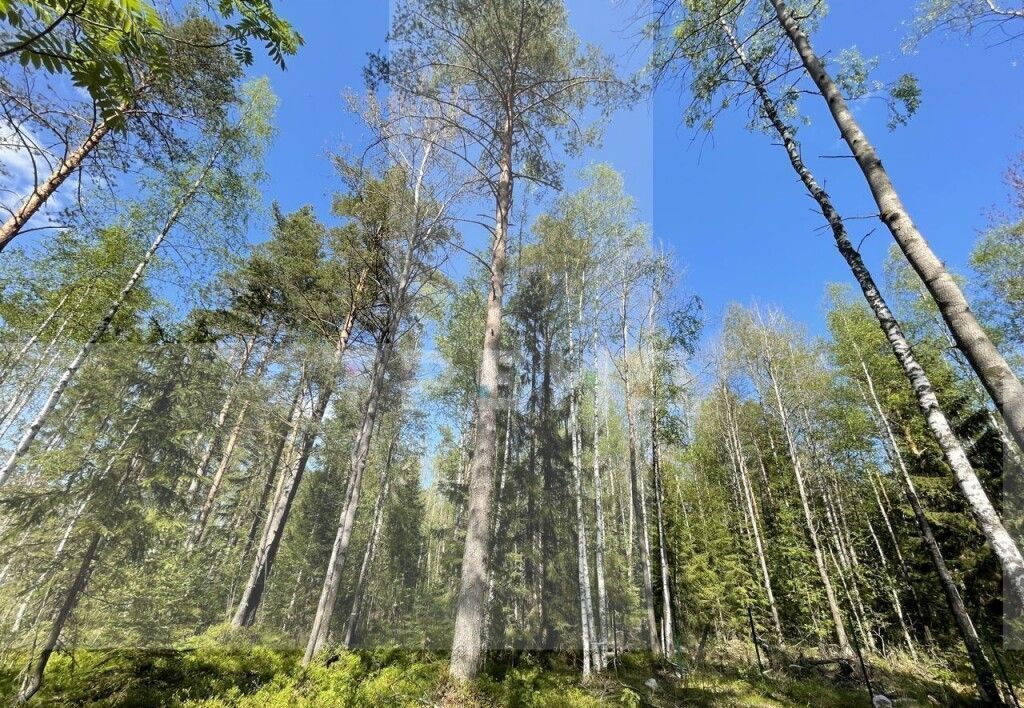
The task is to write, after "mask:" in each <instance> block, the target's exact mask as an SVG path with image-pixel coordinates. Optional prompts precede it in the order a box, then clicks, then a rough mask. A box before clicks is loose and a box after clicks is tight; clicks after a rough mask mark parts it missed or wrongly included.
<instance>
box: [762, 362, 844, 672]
mask: <svg viewBox="0 0 1024 708" xmlns="http://www.w3.org/2000/svg"><path fill="white" fill-rule="evenodd" d="M765 349H766V351H765V354H766V355H767V356H768V357H769V362H768V367H767V368H768V376H769V378H770V379H771V384H772V391H773V392H774V394H775V403H776V406H777V407H778V410H779V421H780V423H781V424H782V430H783V432H784V433H785V435H786V448H787V450H788V451H789V459H790V462H791V463H792V465H793V474H794V475H795V476H796V486H797V490H798V491H799V493H800V506H801V507H802V509H803V516H804V524H805V525H806V527H807V533H808V535H809V536H810V539H811V549H812V550H813V551H814V562H815V564H816V565H817V567H818V575H819V576H820V578H821V584H822V586H823V587H824V589H825V599H826V601H827V602H828V610H829V614H830V615H831V616H832V624H833V625H834V626H835V633H836V640H837V641H838V643H839V650H840V651H841V652H842V653H844V654H848V653H850V651H851V650H850V644H849V640H848V639H847V636H846V626H845V623H844V622H843V615H842V613H841V612H840V610H839V603H838V602H837V601H836V595H835V591H834V590H833V588H832V581H831V579H830V578H829V574H828V568H827V567H826V566H825V556H824V554H823V553H822V550H821V543H820V541H819V540H818V527H817V524H816V522H815V520H814V513H813V512H812V511H811V500H810V498H809V495H808V491H807V485H806V483H805V481H804V473H803V466H802V465H801V463H800V454H799V452H798V451H797V448H796V440H794V438H793V430H792V428H791V427H790V422H789V416H788V415H787V414H786V404H785V403H784V402H783V400H782V391H781V390H780V389H779V382H778V380H777V379H776V377H775V373H774V370H773V367H772V364H771V359H770V357H771V355H770V354H769V353H768V351H767V345H766V348H765Z"/></svg>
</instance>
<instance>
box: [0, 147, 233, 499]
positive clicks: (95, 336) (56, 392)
mask: <svg viewBox="0 0 1024 708" xmlns="http://www.w3.org/2000/svg"><path fill="white" fill-rule="evenodd" d="M212 168H213V159H212V158H211V160H210V161H209V162H207V163H206V166H205V167H204V168H203V170H202V172H201V173H200V175H199V177H197V178H196V181H195V182H193V183H192V184H191V185H190V186H189V188H188V189H187V190H186V191H185V193H184V194H183V195H182V196H181V198H180V199H179V200H178V203H177V204H175V206H174V208H173V209H172V210H171V213H170V216H168V217H167V220H166V221H165V222H164V225H163V227H162V228H161V229H160V231H159V232H158V233H157V234H156V236H155V237H154V238H153V241H152V242H151V243H150V244H149V248H147V249H146V252H145V253H144V254H143V256H142V259H141V260H140V261H139V262H138V264H137V265H136V266H135V270H134V271H132V274H131V275H130V276H129V277H128V280H127V282H125V284H124V287H123V288H121V292H119V293H118V294H117V296H116V297H115V298H114V301H113V302H112V303H111V304H110V308H109V309H108V310H107V313H106V314H105V315H104V316H103V319H101V320H100V322H99V324H97V325H96V328H95V329H94V330H93V332H92V334H91V335H90V336H89V339H87V340H86V342H85V344H83V345H82V347H81V348H80V349H79V350H78V353H77V354H76V355H75V358H74V359H72V360H71V363H70V364H68V366H67V368H66V369H65V370H64V373H63V374H62V375H61V377H60V379H59V380H58V381H57V384H56V385H55V386H54V387H53V390H52V391H50V395H49V397H48V398H47V399H46V403H44V404H43V408H42V410H40V411H39V414H38V415H36V417H35V419H34V420H33V421H32V423H31V424H30V425H29V427H28V430H26V431H25V432H24V434H23V435H22V436H21V439H20V440H19V441H18V446H17V447H16V448H15V449H14V452H12V453H11V456H10V457H9V458H8V459H7V462H6V463H5V464H4V466H3V468H2V469H0V486H3V485H4V484H5V483H6V482H7V480H8V479H9V478H10V476H11V474H12V473H13V472H14V468H15V467H16V466H17V464H18V460H19V459H21V457H22V456H23V455H24V454H25V453H26V452H28V450H29V448H30V447H32V442H33V441H34V440H35V439H36V436H37V435H38V434H39V431H40V429H42V427H43V425H44V424H45V423H46V421H47V419H49V417H50V415H51V414H52V413H53V411H54V410H55V409H56V408H57V404H58V403H59V402H60V399H61V397H62V396H63V395H64V391H65V390H66V389H67V387H68V384H70V383H71V379H72V378H74V376H75V374H77V373H78V370H79V369H80V368H82V364H84V363H85V360H86V359H87V358H88V357H89V354H90V353H91V352H92V350H93V349H94V348H95V347H96V345H97V344H98V343H99V341H100V339H102V338H103V335H105V334H106V333H107V330H108V329H109V328H110V323H111V322H113V321H114V317H116V316H117V313H118V312H119V311H120V310H121V307H122V305H124V303H125V301H126V300H127V299H128V296H129V295H130V294H131V293H132V291H133V290H134V289H135V286H136V285H138V283H139V281H140V280H141V279H142V274H143V273H144V272H145V270H146V266H148V265H149V262H150V261H151V260H153V256H154V255H155V254H156V251H157V249H158V248H160V244H162V243H163V242H164V239H165V238H167V234H169V233H170V232H171V229H172V228H174V226H175V224H177V223H178V219H179V218H181V215H182V213H183V212H184V211H185V209H186V207H188V205H189V204H190V203H191V202H192V200H193V199H194V198H195V196H196V194H197V193H198V192H199V189H200V188H201V187H202V186H203V183H204V182H205V181H206V176H207V175H208V174H209V173H210V170H211V169H212Z"/></svg>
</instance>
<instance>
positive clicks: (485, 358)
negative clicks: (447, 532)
mask: <svg viewBox="0 0 1024 708" xmlns="http://www.w3.org/2000/svg"><path fill="white" fill-rule="evenodd" d="M512 130H513V127H512V121H511V117H509V118H508V120H507V122H506V125H505V128H504V135H503V139H502V156H501V166H500V170H501V174H500V176H499V179H498V185H497V198H496V200H495V202H496V204H495V212H496V214H495V225H494V238H493V242H492V245H491V251H492V253H491V279H490V291H489V293H488V296H487V315H486V318H487V319H486V329H485V330H484V341H483V350H482V353H481V361H480V384H479V387H478V394H477V421H476V445H475V449H474V451H473V460H472V462H471V466H470V473H469V518H468V520H467V525H466V543H465V548H464V549H463V554H462V576H461V579H460V582H459V595H458V600H457V603H456V613H455V633H454V636H453V638H452V653H451V664H450V666H449V672H450V673H451V676H452V677H453V678H454V679H455V680H457V681H468V680H470V679H473V678H475V677H476V674H477V671H478V670H479V667H480V662H481V659H482V652H483V646H482V645H481V641H480V638H481V636H482V635H483V626H484V622H485V616H484V614H485V612H486V604H487V567H488V562H489V558H488V554H489V547H490V538H489V537H490V530H491V519H490V516H491V486H492V479H493V466H494V451H495V449H496V447H497V439H496V438H497V434H498V426H497V415H498V411H497V406H498V367H499V360H500V356H501V310H502V299H503V296H504V292H505V260H506V255H507V245H508V243H507V239H508V220H509V213H510V211H511V208H512V187H513V184H512Z"/></svg>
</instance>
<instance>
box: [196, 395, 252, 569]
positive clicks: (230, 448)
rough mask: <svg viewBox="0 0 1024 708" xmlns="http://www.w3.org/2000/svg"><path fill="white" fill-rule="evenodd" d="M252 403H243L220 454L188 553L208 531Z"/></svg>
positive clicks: (197, 519)
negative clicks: (208, 525)
mask: <svg viewBox="0 0 1024 708" xmlns="http://www.w3.org/2000/svg"><path fill="white" fill-rule="evenodd" d="M250 403H251V401H245V403H243V404H242V408H241V409H240V410H239V411H238V417H237V418H235V424H234V425H233V426H232V428H231V432H230V433H229V434H228V440H227V443H226V444H225V445H224V451H223V452H222V453H221V456H220V464H218V465H217V470H216V472H214V473H213V478H212V479H211V480H210V489H209V490H208V491H207V493H206V500H205V501H203V506H202V508H201V509H200V510H199V516H198V517H197V518H196V522H195V525H194V526H193V527H192V533H191V534H190V535H189V538H188V541H187V543H186V544H185V552H186V553H191V552H192V551H194V550H195V548H196V546H198V545H199V544H200V542H202V540H203V536H204V534H205V533H206V526H207V524H208V522H209V520H210V515H211V514H212V513H213V507H214V505H215V504H216V503H217V497H218V496H219V495H220V488H221V486H222V485H223V483H224V475H225V474H227V471H228V467H229V466H230V465H231V458H232V456H233V455H234V452H235V445H236V444H237V443H238V438H239V435H240V434H241V432H242V424H243V423H244V422H245V416H246V414H247V413H248V412H249V404H250Z"/></svg>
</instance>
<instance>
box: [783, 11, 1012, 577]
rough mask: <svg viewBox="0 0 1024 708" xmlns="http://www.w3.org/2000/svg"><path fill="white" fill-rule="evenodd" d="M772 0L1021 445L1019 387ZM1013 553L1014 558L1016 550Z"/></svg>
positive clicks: (891, 225)
mask: <svg viewBox="0 0 1024 708" xmlns="http://www.w3.org/2000/svg"><path fill="white" fill-rule="evenodd" d="M771 4H772V7H773V8H774V9H775V14H776V16H777V17H778V20H779V23H780V24H781V25H782V28H783V30H784V31H785V32H786V34H787V36H788V37H789V39H790V41H791V42H792V44H793V46H794V47H795V48H796V51H797V53H798V54H799V56H800V59H801V61H802V62H803V65H804V68H805V69H806V70H807V73H808V75H809V76H810V77H811V80H812V81H814V84H815V85H816V86H817V87H818V90H820V91H821V94H822V97H823V98H824V99H825V103H826V105H827V106H828V109H829V111H830V112H831V114H832V118H833V120H834V121H835V124H836V126H838V128H839V132H840V134H841V135H842V137H843V140H845V141H846V143H847V145H849V146H850V151H851V152H852V154H853V156H854V158H856V160H857V164H858V165H859V166H860V169H861V172H863V174H864V178H865V179H866V180H867V183H868V186H869V187H870V189H871V194H872V196H873V197H874V200H875V203H876V204H877V205H878V209H879V218H881V220H882V222H883V223H884V224H885V225H886V227H887V228H888V229H889V232H890V233H891V234H892V236H893V238H894V239H895V240H896V243H897V244H899V247H900V249H901V250H902V251H903V254H904V255H905V256H906V258H907V260H908V261H909V262H910V265H911V266H912V267H913V268H914V271H915V272H916V273H917V274H918V276H919V277H920V278H921V280H922V282H923V283H924V285H925V287H927V288H928V292H929V293H931V296H932V298H933V299H934V300H935V304H936V305H938V307H939V312H941V313H942V318H943V319H944V320H945V321H946V325H947V326H948V327H949V330H950V332H951V333H952V334H953V337H954V338H955V339H956V342H957V346H958V347H959V348H960V350H961V351H963V353H964V355H965V356H966V357H967V359H968V361H969V362H970V363H971V367H972V368H973V369H974V371H975V373H976V374H977V375H978V378H979V379H981V382H982V384H984V386H985V388H986V390H987V391H988V393H989V395H990V396H991V397H992V400H993V402H994V403H995V404H996V407H997V408H998V409H999V411H1000V412H1001V413H1002V414H1003V419H1004V420H1005V421H1006V424H1007V426H1008V427H1009V429H1010V432H1011V434H1012V435H1013V437H1014V439H1015V440H1016V441H1017V445H1018V447H1019V448H1020V449H1021V450H1024V387H1022V386H1021V383H1020V380H1019V379H1018V378H1017V377H1016V375H1015V374H1014V372H1013V369H1012V368H1010V366H1009V364H1007V363H1006V360H1005V359H1004V358H1003V356H1002V355H1001V354H1000V353H999V351H998V350H997V349H996V347H995V345H994V344H993V343H992V341H991V340H990V339H989V337H988V335H987V334H986V333H985V330H984V328H983V327H982V326H981V324H980V323H979V322H978V320H977V318H975V316H974V313H973V312H972V311H971V308H970V305H968V303H967V300H966V298H964V295H963V292H961V290H960V287H959V286H958V285H957V283H956V280H955V279H954V278H953V277H952V275H950V273H949V271H947V270H946V267H945V265H944V264H943V262H942V261H941V260H939V258H938V257H936V255H935V254H934V253H933V252H932V250H931V248H930V247H929V245H928V242H927V241H926V240H925V238H924V236H923V235H922V234H921V232H920V231H918V229H917V227H916V226H915V225H914V222H913V220H912V219H911V218H910V214H909V212H908V211H907V209H906V207H905V206H904V205H903V202H902V201H901V200H900V197H899V194H898V193H897V192H896V188H895V187H894V186H893V184H892V182H891V180H890V179H889V174H888V172H887V171H886V169H885V167H884V166H883V165H882V160H881V158H879V156H878V153H877V152H875V148H874V146H873V145H872V144H871V143H870V142H869V140H868V137H867V135H866V134H865V133H864V131H862V130H861V128H860V125H859V124H858V123H857V119H856V117H855V116H854V114H853V112H852V111H851V110H850V108H849V106H848V105H847V104H846V100H845V99H844V98H843V95H842V92H841V91H840V90H839V87H838V86H837V85H836V83H835V82H834V81H833V80H832V77H831V76H829V74H828V72H827V71H826V70H825V67H824V65H823V64H822V62H821V60H820V59H819V58H818V56H817V55H816V54H815V53H814V49H813V48H812V47H811V43H810V40H809V39H808V37H807V35H806V34H805V33H804V31H803V29H802V28H801V27H800V24H799V23H798V22H797V20H796V18H795V17H794V16H793V14H792V13H791V12H790V9H789V7H788V6H787V5H786V3H785V2H783V0H771ZM1017 557H1018V559H1019V557H1020V553H1019V552H1018V553H1017ZM1022 583H1024V581H1022ZM1018 592H1021V593H1024V584H1022V585H1021V586H1019V587H1018Z"/></svg>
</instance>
